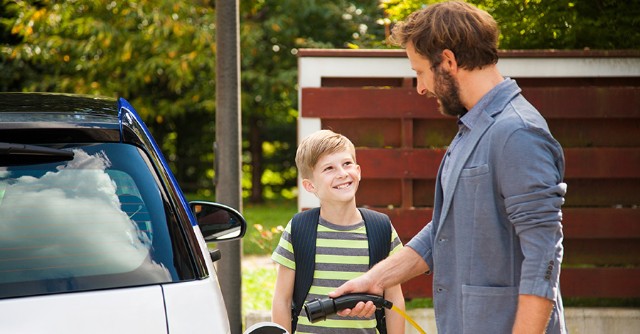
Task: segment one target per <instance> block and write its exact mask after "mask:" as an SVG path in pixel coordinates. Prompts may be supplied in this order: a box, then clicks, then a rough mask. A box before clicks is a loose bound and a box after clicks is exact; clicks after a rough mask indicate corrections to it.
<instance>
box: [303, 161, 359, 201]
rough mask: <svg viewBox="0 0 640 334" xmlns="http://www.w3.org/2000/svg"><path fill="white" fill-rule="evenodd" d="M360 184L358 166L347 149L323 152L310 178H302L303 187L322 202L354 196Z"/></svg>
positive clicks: (351, 198)
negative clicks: (328, 152)
mask: <svg viewBox="0 0 640 334" xmlns="http://www.w3.org/2000/svg"><path fill="white" fill-rule="evenodd" d="M358 184H360V166H359V165H357V164H356V163H355V161H354V159H353V156H352V154H351V152H350V151H349V150H344V151H340V152H336V153H330V154H325V155H323V156H321V157H320V159H319V160H318V163H317V164H316V165H315V167H314V168H313V174H312V176H311V179H304V180H302V185H303V186H304V188H305V189H306V190H307V191H308V192H310V193H314V194H315V195H316V196H318V198H319V199H320V201H322V202H332V201H333V202H347V201H351V200H353V199H354V198H355V196H356V191H357V190H358Z"/></svg>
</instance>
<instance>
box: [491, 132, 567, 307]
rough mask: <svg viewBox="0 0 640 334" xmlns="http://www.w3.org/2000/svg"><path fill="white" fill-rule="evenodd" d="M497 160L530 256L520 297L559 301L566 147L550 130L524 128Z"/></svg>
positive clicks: (501, 183) (510, 207)
mask: <svg viewBox="0 0 640 334" xmlns="http://www.w3.org/2000/svg"><path fill="white" fill-rule="evenodd" d="M496 161H498V163H497V175H499V177H498V187H499V190H500V192H501V195H502V196H503V198H504V203H505V208H506V212H507V215H508V219H509V221H510V222H511V223H512V224H513V226H514V228H515V232H516V234H517V236H518V238H519V241H520V246H521V249H522V253H523V255H524V261H523V263H522V268H521V270H522V271H521V273H522V274H521V280H520V291H519V293H520V294H531V295H536V296H540V297H544V298H547V299H555V298H556V297H557V294H558V286H559V278H560V264H561V263H562V254H563V247H562V239H563V234H562V224H561V221H562V211H561V206H562V204H563V203H564V195H565V193H566V189H567V188H566V184H565V183H563V173H564V156H563V153H562V148H561V147H560V144H559V143H558V142H557V141H556V140H555V139H554V138H553V137H552V136H551V135H550V134H549V133H548V132H547V131H545V130H544V129H540V128H531V127H530V128H521V129H519V130H516V131H514V132H513V133H512V134H511V135H510V136H509V138H508V139H507V140H506V141H505V145H504V147H503V150H502V158H500V159H497V160H496Z"/></svg>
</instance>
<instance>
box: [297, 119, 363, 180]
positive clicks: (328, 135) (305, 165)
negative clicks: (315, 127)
mask: <svg viewBox="0 0 640 334" xmlns="http://www.w3.org/2000/svg"><path fill="white" fill-rule="evenodd" d="M344 150H348V151H349V152H350V153H351V156H353V161H354V162H355V161H356V149H355V146H353V143H352V142H351V141H350V140H349V138H347V137H345V136H343V135H341V134H338V133H335V132H333V131H331V130H320V131H316V132H314V133H313V134H311V135H309V136H308V137H306V138H305V139H303V140H302V142H301V143H300V146H298V150H297V151H296V166H297V167H298V173H299V174H300V177H302V178H303V179H310V178H311V176H312V175H313V168H314V167H315V166H316V164H317V163H318V160H320V158H321V157H322V156H323V155H325V154H331V153H336V152H341V151H344Z"/></svg>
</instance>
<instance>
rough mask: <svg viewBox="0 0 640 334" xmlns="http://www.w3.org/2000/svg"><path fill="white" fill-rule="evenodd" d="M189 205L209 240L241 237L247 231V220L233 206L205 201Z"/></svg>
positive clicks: (206, 238) (193, 202) (203, 234)
mask: <svg viewBox="0 0 640 334" xmlns="http://www.w3.org/2000/svg"><path fill="white" fill-rule="evenodd" d="M189 207H190V208H191V212H193V215H194V216H195V217H196V220H197V221H198V226H199V227H200V231H201V232H202V236H204V240H205V241H207V242H216V241H228V240H235V239H240V238H242V236H244V233H245V232H246V231H247V221H246V220H245V219H244V217H243V216H242V214H240V212H238V211H236V210H235V209H233V208H231V207H228V206H226V205H222V204H219V203H212V202H204V201H192V202H189Z"/></svg>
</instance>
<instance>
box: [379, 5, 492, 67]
mask: <svg viewBox="0 0 640 334" xmlns="http://www.w3.org/2000/svg"><path fill="white" fill-rule="evenodd" d="M499 34H500V31H499V29H498V24H497V23H496V21H495V20H494V19H493V17H491V15H489V13H487V12H485V11H483V10H481V9H478V8H476V7H474V6H472V5H470V4H468V3H465V2H461V1H451V2H441V3H437V4H433V5H428V6H426V7H425V8H423V9H421V10H418V11H416V12H413V13H412V14H411V15H409V16H408V17H407V18H406V19H405V20H404V21H403V22H399V23H397V24H396V25H395V26H394V28H393V34H392V36H391V39H392V41H393V42H394V43H396V44H398V45H400V46H402V47H406V45H407V44H408V43H411V44H413V46H414V48H415V50H416V52H417V53H418V54H419V55H421V56H423V57H426V58H427V59H428V60H429V61H430V62H431V64H432V65H433V66H437V65H438V64H440V62H441V61H442V56H441V55H442V51H444V50H445V49H449V50H451V51H452V52H453V54H454V55H455V57H456V61H457V62H458V66H459V67H460V68H464V69H467V70H473V69H476V68H483V67H484V66H486V65H491V64H496V63H497V62H498V36H499Z"/></svg>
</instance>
